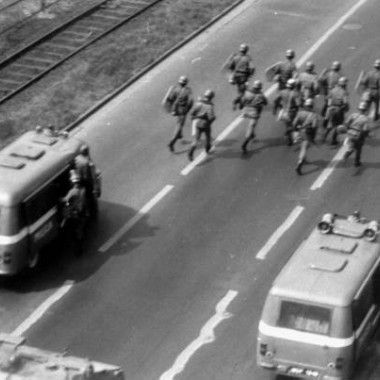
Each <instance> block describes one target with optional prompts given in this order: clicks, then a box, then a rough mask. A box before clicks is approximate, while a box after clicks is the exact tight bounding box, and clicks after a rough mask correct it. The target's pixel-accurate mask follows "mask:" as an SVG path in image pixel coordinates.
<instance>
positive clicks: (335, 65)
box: [331, 61, 342, 71]
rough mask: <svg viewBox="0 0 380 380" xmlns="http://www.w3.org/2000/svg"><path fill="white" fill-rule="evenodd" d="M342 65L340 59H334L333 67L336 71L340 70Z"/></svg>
mask: <svg viewBox="0 0 380 380" xmlns="http://www.w3.org/2000/svg"><path fill="white" fill-rule="evenodd" d="M341 67H342V65H341V63H340V62H339V61H334V62H333V63H332V65H331V68H332V69H333V70H335V71H339V70H340V68H341Z"/></svg>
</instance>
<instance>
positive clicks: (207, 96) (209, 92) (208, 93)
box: [204, 90, 215, 100]
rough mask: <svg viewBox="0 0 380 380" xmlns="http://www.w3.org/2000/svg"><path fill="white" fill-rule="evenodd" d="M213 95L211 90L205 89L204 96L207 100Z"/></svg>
mask: <svg viewBox="0 0 380 380" xmlns="http://www.w3.org/2000/svg"><path fill="white" fill-rule="evenodd" d="M214 96H215V93H214V91H213V90H206V91H205V94H204V97H205V98H206V99H208V100H211V99H212V98H213V97H214Z"/></svg>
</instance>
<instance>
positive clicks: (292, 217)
mask: <svg viewBox="0 0 380 380" xmlns="http://www.w3.org/2000/svg"><path fill="white" fill-rule="evenodd" d="M303 210H304V207H302V206H296V207H295V208H294V210H293V211H292V212H291V213H290V214H289V216H288V217H287V218H286V220H285V222H284V223H282V225H281V226H280V227H279V228H278V229H277V230H276V231H275V232H274V233H273V235H272V236H271V237H270V238H269V240H268V241H267V242H266V243H265V245H264V246H263V248H261V249H260V251H259V252H258V253H257V255H256V259H259V260H265V258H266V255H267V254H268V252H269V251H270V250H271V249H272V248H273V247H274V245H275V244H276V243H277V242H278V240H279V239H280V238H281V236H282V235H283V234H284V233H285V232H286V231H287V230H288V229H289V228H290V226H291V225H292V224H293V223H294V222H295V221H296V220H297V218H298V217H299V216H300V214H301V213H302V211H303Z"/></svg>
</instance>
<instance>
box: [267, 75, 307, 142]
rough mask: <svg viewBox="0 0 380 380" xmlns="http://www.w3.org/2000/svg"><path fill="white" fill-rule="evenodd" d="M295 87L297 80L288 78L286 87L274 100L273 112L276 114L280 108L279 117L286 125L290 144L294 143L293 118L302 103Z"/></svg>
mask: <svg viewBox="0 0 380 380" xmlns="http://www.w3.org/2000/svg"><path fill="white" fill-rule="evenodd" d="M295 87H296V81H295V80H294V79H288V81H287V82H286V88H285V89H284V90H281V91H279V92H278V94H277V96H276V97H275V99H274V101H273V114H274V115H276V114H277V111H278V110H279V109H280V111H279V113H278V116H277V118H278V120H279V121H281V123H282V124H283V125H284V127H285V139H286V140H287V143H288V145H292V144H293V139H292V131H293V120H294V118H295V117H296V115H297V112H298V109H299V108H300V105H301V97H300V94H299V92H298V91H297V90H296V88H295Z"/></svg>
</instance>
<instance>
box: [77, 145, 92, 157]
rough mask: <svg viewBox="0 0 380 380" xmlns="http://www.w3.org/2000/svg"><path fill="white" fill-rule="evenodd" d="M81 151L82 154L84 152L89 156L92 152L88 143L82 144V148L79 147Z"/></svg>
mask: <svg viewBox="0 0 380 380" xmlns="http://www.w3.org/2000/svg"><path fill="white" fill-rule="evenodd" d="M79 152H80V154H83V155H84V156H88V155H89V153H90V149H89V147H88V146H87V145H82V146H81V147H80V148H79Z"/></svg>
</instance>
